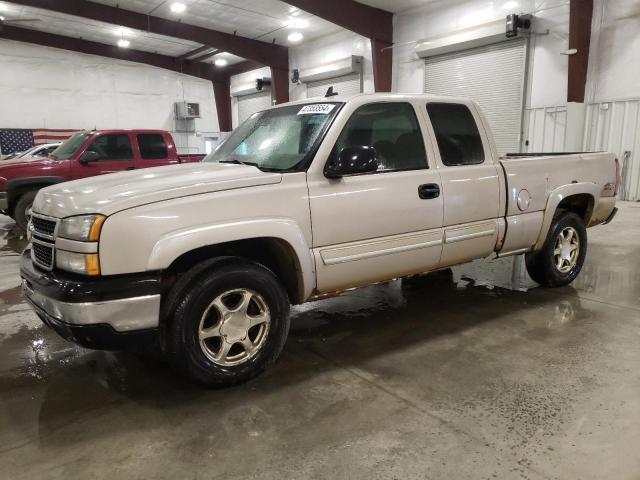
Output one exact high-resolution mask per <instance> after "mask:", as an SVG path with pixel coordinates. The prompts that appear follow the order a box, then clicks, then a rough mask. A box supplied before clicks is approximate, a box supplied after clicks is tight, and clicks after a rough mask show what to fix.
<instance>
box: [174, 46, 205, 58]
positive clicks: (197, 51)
mask: <svg viewBox="0 0 640 480" xmlns="http://www.w3.org/2000/svg"><path fill="white" fill-rule="evenodd" d="M211 49H213V47H210V46H209V45H202V46H201V47H198V48H195V49H193V50H190V51H188V52H187V53H183V54H182V55H179V56H177V57H176V58H177V59H179V60H186V59H187V58H189V57H193V56H194V55H198V54H200V53H202V52H207V51H209V50H211Z"/></svg>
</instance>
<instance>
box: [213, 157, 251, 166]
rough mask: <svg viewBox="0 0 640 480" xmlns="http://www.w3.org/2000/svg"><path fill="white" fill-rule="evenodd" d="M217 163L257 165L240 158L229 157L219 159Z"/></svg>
mask: <svg viewBox="0 0 640 480" xmlns="http://www.w3.org/2000/svg"><path fill="white" fill-rule="evenodd" d="M218 163H234V164H236V165H249V166H250V167H258V164H257V163H253V162H243V161H242V160H238V159H237V158H231V159H229V160H220V161H219V162H218ZM258 168H260V167H258Z"/></svg>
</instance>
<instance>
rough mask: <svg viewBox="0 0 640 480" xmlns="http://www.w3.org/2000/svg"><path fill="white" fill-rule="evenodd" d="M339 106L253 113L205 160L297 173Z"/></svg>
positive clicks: (297, 106) (304, 107) (327, 105)
mask: <svg viewBox="0 0 640 480" xmlns="http://www.w3.org/2000/svg"><path fill="white" fill-rule="evenodd" d="M339 105H340V104H339V103H310V104H305V105H290V106H286V107H280V108H273V109H270V110H265V111H262V112H258V113H254V114H253V115H252V116H251V117H249V118H248V119H247V120H246V121H245V122H244V123H243V124H242V125H240V126H239V127H238V128H236V129H235V130H234V131H233V133H232V134H231V135H230V136H229V137H228V138H227V139H226V140H225V141H224V142H223V143H222V144H220V146H219V147H218V148H217V149H216V150H214V151H213V152H211V153H210V154H209V155H207V156H206V157H205V159H204V161H205V162H220V163H241V164H247V165H254V166H256V167H258V168H260V169H264V170H276V171H284V170H289V171H291V170H297V169H298V168H301V167H302V166H303V165H304V163H305V162H304V160H305V158H306V156H307V154H308V153H309V152H311V151H313V149H314V147H315V146H316V144H317V142H318V140H319V139H320V137H321V135H322V133H323V132H324V131H325V129H326V128H327V127H328V126H329V125H330V123H331V120H332V119H333V118H334V117H335V115H336V112H337V111H338V110H339Z"/></svg>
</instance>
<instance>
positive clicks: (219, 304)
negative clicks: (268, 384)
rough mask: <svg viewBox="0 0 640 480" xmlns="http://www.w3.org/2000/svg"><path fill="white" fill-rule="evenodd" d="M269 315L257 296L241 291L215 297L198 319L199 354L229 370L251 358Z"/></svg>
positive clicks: (260, 343) (262, 340) (261, 342)
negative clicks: (230, 367) (201, 353)
mask: <svg viewBox="0 0 640 480" xmlns="http://www.w3.org/2000/svg"><path fill="white" fill-rule="evenodd" d="M270 325H271V315H270V313H269V307H268V306H267V303H266V302H265V301H264V299H263V298H262V296H261V295H259V294H258V293H256V292H254V291H251V290H247V289H244V288H240V289H236V290H229V291H226V292H224V293H222V294H221V295H218V296H217V297H216V298H215V299H214V300H213V301H212V302H211V303H210V304H209V306H208V307H207V309H206V310H205V311H204V313H203V314H202V317H201V319H200V325H199V326H198V337H199V340H200V348H201V349H202V352H203V353H204V354H205V355H206V356H207V358H209V360H211V361H212V362H214V363H215V364H217V365H221V366H225V367H228V366H233V365H239V364H241V363H244V362H246V361H247V360H249V359H250V358H252V357H254V356H255V355H256V354H257V353H258V352H259V351H260V349H261V348H262V346H263V345H264V343H265V341H266V339H267V335H268V333H269V327H270Z"/></svg>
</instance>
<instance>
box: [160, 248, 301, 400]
mask: <svg viewBox="0 0 640 480" xmlns="http://www.w3.org/2000/svg"><path fill="white" fill-rule="evenodd" d="M196 268H197V270H196V274H195V275H189V273H187V274H186V275H185V276H186V277H187V279H188V281H187V283H186V284H185V283H184V282H182V283H181V282H179V283H178V284H176V285H175V286H174V288H176V289H179V292H180V293H179V294H178V295H174V298H175V301H174V302H172V303H173V304H172V303H168V304H167V305H166V306H165V308H166V309H167V311H166V312H165V315H167V316H168V317H169V318H168V321H169V326H168V328H167V330H166V334H165V335H167V336H168V338H166V339H165V344H166V345H167V347H168V351H169V352H168V353H169V355H170V358H171V361H172V363H173V365H174V366H175V367H176V368H177V369H178V370H180V371H181V372H183V373H184V374H185V375H186V376H188V378H189V379H191V380H192V381H194V382H196V383H199V384H201V385H204V386H206V387H213V388H218V387H227V386H231V385H236V384H239V383H243V382H246V381H247V380H250V379H252V378H254V377H256V376H257V375H259V374H260V373H262V372H263V371H264V370H265V369H266V368H267V367H269V366H270V365H271V364H273V363H274V362H275V361H276V359H277V358H278V356H279V355H280V352H281V351H282V349H283V347H284V344H285V341H286V339H287V335H288V333H289V299H288V297H287V294H286V292H285V289H284V288H283V286H282V285H281V284H280V282H279V281H278V279H277V278H276V276H275V275H274V274H273V273H271V271H269V270H268V269H266V268H265V267H263V266H262V265H260V264H257V263H253V262H250V261H247V260H243V259H232V260H231V261H229V258H228V257H227V258H226V261H222V262H213V263H212V264H211V267H210V268H208V269H206V270H204V271H202V268H201V267H200V268H198V267H196ZM169 298H171V294H170V297H169ZM244 305H247V306H248V308H246V309H245V308H244ZM223 314H224V316H223ZM250 325H253V326H251V327H250ZM243 335H244V336H243ZM201 336H202V338H203V339H202V340H201ZM204 337H207V338H204Z"/></svg>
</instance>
